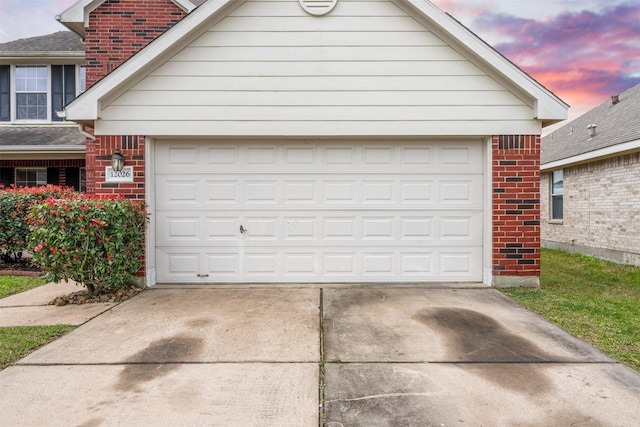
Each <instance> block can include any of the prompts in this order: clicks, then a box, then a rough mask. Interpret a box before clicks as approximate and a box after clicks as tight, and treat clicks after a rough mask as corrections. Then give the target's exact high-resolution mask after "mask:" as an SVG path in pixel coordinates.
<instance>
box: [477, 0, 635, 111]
mask: <svg viewBox="0 0 640 427" xmlns="http://www.w3.org/2000/svg"><path fill="white" fill-rule="evenodd" d="M473 26H474V27H475V28H477V29H479V30H481V31H487V32H492V33H494V34H499V35H501V36H502V39H503V40H508V41H506V42H502V43H499V44H497V45H496V46H494V47H495V48H496V49H497V50H498V51H500V52H501V53H503V54H504V55H505V56H506V57H508V58H509V59H510V60H512V61H513V62H514V63H515V64H517V65H519V66H520V67H521V68H522V69H524V70H525V71H527V72H528V73H529V74H531V75H532V76H533V77H534V78H536V79H537V80H538V81H540V82H541V83H542V84H544V85H545V86H546V87H548V88H549V89H551V90H552V91H554V92H556V94H558V95H559V96H560V97H561V98H563V99H564V100H565V101H567V102H568V103H569V104H571V105H573V106H574V107H575V109H576V110H579V112H584V110H587V109H589V108H591V107H593V106H595V105H598V104H600V103H602V102H604V101H605V100H606V99H607V98H608V97H609V96H611V95H614V94H618V93H620V92H622V91H624V90H625V89H627V88H629V87H631V86H634V85H636V84H638V83H640V76H639V75H638V74H637V72H638V70H640V4H630V3H625V4H621V5H617V6H613V7H609V8H607V9H604V10H603V11H602V12H601V13H595V12H589V11H582V12H577V13H563V14H560V15H557V16H555V17H553V18H551V19H547V20H540V21H537V20H533V19H524V18H516V17H514V16H511V15H507V14H494V13H490V12H487V13H485V14H484V15H482V16H481V17H479V18H477V19H476V20H475V21H474V25H473Z"/></svg>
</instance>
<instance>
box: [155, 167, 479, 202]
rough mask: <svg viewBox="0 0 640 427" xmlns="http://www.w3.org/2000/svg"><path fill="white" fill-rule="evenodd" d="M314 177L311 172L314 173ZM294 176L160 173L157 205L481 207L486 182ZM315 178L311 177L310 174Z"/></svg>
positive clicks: (456, 177)
mask: <svg viewBox="0 0 640 427" xmlns="http://www.w3.org/2000/svg"><path fill="white" fill-rule="evenodd" d="M309 175H311V174H309ZM296 176H298V175H294V177H292V176H291V175H290V174H274V173H272V174H270V175H269V178H266V177H262V178H261V177H259V176H256V177H253V175H250V176H249V177H247V175H243V174H237V173H235V174H224V175H223V174H216V175H212V174H181V175H180V176H179V177H176V176H175V175H170V174H159V175H158V176H157V194H158V195H159V196H160V197H159V200H158V202H157V205H156V206H157V208H158V209H160V210H183V209H184V208H185V206H188V207H189V208H190V209H195V210H212V209H228V208H233V209H237V207H238V206H240V205H242V206H244V208H245V209H250V208H251V206H255V207H256V208H260V209H263V208H270V207H271V208H278V207H283V206H286V207H287V208H291V209H297V208H300V209H309V208H313V209H314V210H315V209H332V208H337V209H341V208H345V207H358V206H360V207H363V208H364V207H366V208H368V209H372V210H378V209H389V208H390V207H394V208H396V209H397V208H401V207H402V206H406V207H409V206H410V207H411V208H412V209H434V208H437V209H447V208H460V207H464V208H476V209H481V208H482V180H480V179H478V175H477V174H476V175H473V174H469V175H468V177H466V176H461V175H460V174H440V175H438V177H428V175H423V176H422V177H420V175H418V174H385V179H380V177H378V176H375V175H371V174H363V175H359V176H353V175H352V174H351V175H343V176H340V175H337V174H327V175H324V174H313V176H312V178H313V179H306V180H301V179H299V178H296ZM310 178H311V177H310Z"/></svg>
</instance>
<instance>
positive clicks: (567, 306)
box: [503, 249, 640, 372]
mask: <svg viewBox="0 0 640 427" xmlns="http://www.w3.org/2000/svg"><path fill="white" fill-rule="evenodd" d="M541 267H542V271H541V274H540V289H529V288H516V289H505V290H503V291H504V293H505V294H507V295H509V296H510V297H511V298H513V299H514V300H516V301H517V302H519V303H520V304H522V305H523V306H525V307H527V308H528V309H530V310H532V311H535V312H536V313H538V314H540V315H542V316H543V317H545V318H547V319H549V320H550V321H552V322H553V323H555V324H557V325H558V326H560V327H561V328H562V329H564V330H566V331H567V332H569V333H571V334H573V335H575V336H577V337H578V338H580V339H582V340H584V341H586V342H588V343H589V344H591V345H593V346H594V347H597V348H598V349H600V350H601V351H603V352H604V353H606V354H608V355H609V356H611V357H613V358H615V359H617V360H619V361H621V362H622V363H624V364H626V365H627V366H629V367H631V368H633V369H635V370H636V371H639V372H640V267H634V266H630V265H620V264H615V263H611V262H607V261H602V260H599V259H595V258H591V257H587V256H582V255H577V254H568V253H565V252H561V251H554V250H550V249H543V250H542V263H541Z"/></svg>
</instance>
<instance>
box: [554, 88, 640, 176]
mask: <svg viewBox="0 0 640 427" xmlns="http://www.w3.org/2000/svg"><path fill="white" fill-rule="evenodd" d="M618 98H619V100H620V102H619V103H617V104H615V105H614V104H613V103H612V102H611V101H607V102H605V103H603V104H602V105H600V106H598V107H596V108H594V109H593V110H590V111H588V112H586V113H585V114H583V115H582V116H580V117H578V118H577V119H575V120H572V121H571V122H569V123H567V124H566V125H564V126H562V127H561V128H559V129H557V130H555V131H554V132H552V133H550V134H549V135H546V136H545V137H543V138H542V155H541V163H542V164H543V165H544V164H546V163H551V162H555V161H558V160H563V159H567V158H570V157H573V156H578V155H580V154H585V153H589V152H591V151H595V150H600V149H602V148H607V147H611V146H614V145H617V144H622V143H625V142H629V141H635V140H637V139H640V119H639V118H640V84H638V85H636V86H634V87H632V88H630V89H627V90H626V91H624V92H623V93H621V94H620V95H619V97H618ZM591 124H595V125H596V126H597V127H596V135H595V136H593V137H591V136H590V135H589V130H588V129H587V126H589V125H591Z"/></svg>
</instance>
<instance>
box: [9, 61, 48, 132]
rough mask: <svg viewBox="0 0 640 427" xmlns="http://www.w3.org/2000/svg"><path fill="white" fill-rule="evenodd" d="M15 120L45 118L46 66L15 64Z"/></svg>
mask: <svg viewBox="0 0 640 427" xmlns="http://www.w3.org/2000/svg"><path fill="white" fill-rule="evenodd" d="M16 120H47V67H46V66H44V65H38V66H16Z"/></svg>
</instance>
